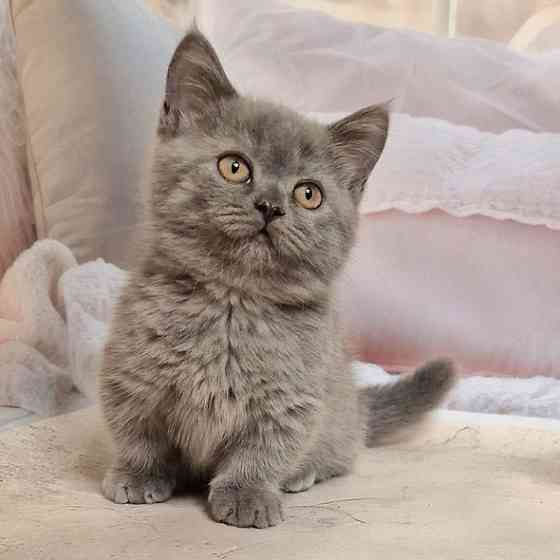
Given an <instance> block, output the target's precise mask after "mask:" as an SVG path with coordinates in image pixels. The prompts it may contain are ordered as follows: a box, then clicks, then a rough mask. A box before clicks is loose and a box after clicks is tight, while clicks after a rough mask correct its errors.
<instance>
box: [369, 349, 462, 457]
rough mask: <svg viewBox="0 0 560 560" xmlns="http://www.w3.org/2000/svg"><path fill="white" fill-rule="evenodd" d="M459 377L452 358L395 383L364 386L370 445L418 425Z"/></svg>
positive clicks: (435, 363)
mask: <svg viewBox="0 0 560 560" xmlns="http://www.w3.org/2000/svg"><path fill="white" fill-rule="evenodd" d="M455 380H456V374H455V368H454V367H453V364H452V362H450V361H449V360H436V361H433V362H428V363H427V364H425V365H424V366H422V367H420V368H418V369H417V370H416V371H415V372H414V373H413V374H412V375H409V376H406V377H403V378H402V379H401V380H399V381H397V382H396V383H393V384H391V385H375V386H370V387H365V388H364V389H362V390H361V391H360V401H361V402H360V404H361V405H362V407H364V408H365V409H366V410H365V413H366V418H367V429H366V444H367V446H368V447H371V446H373V445H376V444H378V443H382V442H383V441H385V440H386V439H387V438H389V437H390V436H394V435H396V434H397V433H400V432H402V431H403V429H406V428H410V427H414V426H415V425H417V424H418V423H419V422H420V421H421V420H422V419H423V418H424V417H425V416H426V414H427V413H428V412H430V411H431V410H432V409H434V408H435V407H436V406H437V405H438V404H439V403H440V402H441V401H442V400H443V399H444V397H445V396H446V395H447V393H448V392H449V390H450V389H451V387H452V386H453V385H454V383H455Z"/></svg>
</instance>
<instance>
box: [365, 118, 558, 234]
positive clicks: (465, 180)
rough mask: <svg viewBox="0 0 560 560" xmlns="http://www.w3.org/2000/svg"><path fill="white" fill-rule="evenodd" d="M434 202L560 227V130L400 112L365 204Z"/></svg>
mask: <svg viewBox="0 0 560 560" xmlns="http://www.w3.org/2000/svg"><path fill="white" fill-rule="evenodd" d="M403 162H406V164H405V165H403ZM433 208H438V209H441V210H445V211H446V212H448V213H450V214H452V215H454V216H459V217H462V216H471V215H473V214H479V215H482V216H488V217H491V218H496V219H499V220H504V219H510V220H515V221H518V222H521V223H525V224H531V225H546V226H548V227H551V228H554V229H560V134H550V133H539V134H535V133H533V132H529V131H527V130H509V131H507V132H504V133H502V134H492V133H483V132H480V131H478V130H476V129H474V128H468V127H459V126H454V125H452V124H450V123H447V122H445V121H441V120H437V119H429V118H411V117H410V116H408V115H402V114H399V113H393V114H392V116H391V124H390V128H389V136H388V138H387V143H386V145H385V149H384V151H383V155H382V157H381V159H380V160H379V162H378V165H377V166H376V168H375V170H374V172H373V174H372V176H371V178H370V181H369V188H368V189H367V191H366V195H365V197H364V200H363V204H362V211H363V212H366V213H367V212H379V211H383V210H389V209H398V210H404V211H405V212H425V211H427V210H432V209H433Z"/></svg>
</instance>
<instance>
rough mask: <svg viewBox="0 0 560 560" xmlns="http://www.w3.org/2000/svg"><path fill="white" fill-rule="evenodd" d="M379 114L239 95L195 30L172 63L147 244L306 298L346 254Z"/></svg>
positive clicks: (242, 280)
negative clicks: (302, 107) (306, 108)
mask: <svg viewBox="0 0 560 560" xmlns="http://www.w3.org/2000/svg"><path fill="white" fill-rule="evenodd" d="M386 132H387V117H386V114H385V112H384V111H383V110H382V109H380V108H378V107H369V108H366V109H363V110H361V111H358V112H357V113H354V114H352V115H350V116H349V117H346V118H345V119H343V120H341V121H339V122H336V123H334V124H332V125H329V126H325V125H322V124H319V123H316V122H314V121H311V120H309V119H306V118H303V117H302V116H300V115H298V114H296V113H294V112H292V111H290V110H288V109H285V108H282V107H279V106H276V105H273V104H271V103H267V102H263V101H258V100H254V99H249V98H246V97H242V96H240V95H239V94H238V93H237V92H236V91H235V89H234V88H233V86H232V85H231V83H230V82H229V80H228V78H227V76H226V74H225V72H224V70H223V68H222V66H221V64H220V62H219V60H218V57H217V55H216V53H215V52H214V50H213V49H212V47H211V46H210V44H209V43H208V41H207V40H206V39H205V38H204V37H203V36H202V35H201V34H200V32H198V31H196V30H195V31H192V32H190V33H189V34H188V35H187V36H186V37H185V38H184V39H183V41H182V42H181V43H180V45H179V46H178V48H177V51H176V52H175V55H174V57H173V60H172V62H171V65H170V67H169V72H168V79H167V88H166V96H165V100H164V103H163V107H162V110H161V117H160V123H159V130H158V143H157V148H156V154H155V160H154V165H153V182H152V193H151V195H152V201H151V211H152V218H153V222H154V225H155V228H154V233H155V238H154V245H153V249H154V252H155V254H156V255H157V256H158V259H159V261H160V262H161V260H162V259H163V260H164V261H165V262H166V263H167V265H168V266H169V267H170V269H171V270H174V271H177V272H181V271H184V272H186V273H189V274H191V275H192V276H194V277H195V278H196V279H197V280H206V279H212V280H217V281H219V282H221V283H222V284H223V285H225V286H232V287H239V288H242V289H249V290H256V291H259V292H261V293H266V294H268V295H270V296H271V297H277V298H278V299H279V300H285V301H287V300H290V299H293V300H305V299H307V298H308V297H309V296H310V295H311V294H313V293H316V291H317V290H321V289H325V288H328V286H329V285H330V284H331V282H332V280H333V279H334V278H335V276H336V275H337V273H338V272H339V270H340V269H341V267H342V265H343V264H344V262H345V260H346V258H347V255H348V253H349V250H350V248H351V245H352V242H353V238H354V232H355V228H356V223H357V206H358V203H359V201H360V197H361V194H362V191H363V188H364V185H365V182H366V179H367V177H368V175H369V173H370V172H371V170H372V168H373V166H374V164H375V162H376V160H377V159H378V157H379V154H380V152H381V150H382V148H383V145H384V142H385V137H386Z"/></svg>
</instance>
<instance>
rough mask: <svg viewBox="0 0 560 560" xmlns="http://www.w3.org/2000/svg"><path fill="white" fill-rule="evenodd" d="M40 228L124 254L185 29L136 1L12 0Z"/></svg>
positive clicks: (87, 255) (82, 251)
mask: <svg viewBox="0 0 560 560" xmlns="http://www.w3.org/2000/svg"><path fill="white" fill-rule="evenodd" d="M12 9H13V15H14V22H15V28H16V38H17V60H18V70H19V77H20V82H21V85H22V88H23V95H24V101H25V108H26V117H27V133H28V144H29V146H28V151H29V160H30V164H31V166H32V169H31V177H32V180H33V198H34V208H35V216H36V219H37V228H38V233H39V236H40V237H51V238H54V239H58V240H60V241H62V242H63V243H65V244H66V245H67V246H68V247H70V248H71V250H72V252H73V253H74V254H75V255H76V257H77V258H78V260H80V261H84V260H90V259H93V258H97V257H104V258H106V259H107V260H109V261H112V262H116V263H119V264H125V263H126V262H127V257H128V252H129V250H130V242H131V240H133V239H134V238H135V236H136V235H135V233H136V232H137V230H136V228H137V224H138V223H139V222H140V221H141V220H142V211H141V190H142V189H141V181H142V175H143V172H144V169H145V161H146V152H147V150H148V149H149V146H150V143H151V139H152V137H153V133H154V131H155V126H156V123H157V114H158V110H159V106H160V103H161V98H162V95H163V88H164V82H165V74H166V69H167V65H168V63H169V60H170V58H171V55H172V52H173V49H174V47H175V44H176V42H177V40H178V35H177V34H176V32H173V31H172V30H171V29H170V28H169V27H168V26H167V25H166V24H164V23H163V20H161V19H159V18H158V17H157V16H156V15H155V14H154V13H152V12H151V11H150V10H149V9H148V8H147V7H146V6H145V5H144V4H143V3H142V2H140V1H139V0H138V1H137V0H127V1H121V0H103V1H102V2H100V1H99V0H12Z"/></svg>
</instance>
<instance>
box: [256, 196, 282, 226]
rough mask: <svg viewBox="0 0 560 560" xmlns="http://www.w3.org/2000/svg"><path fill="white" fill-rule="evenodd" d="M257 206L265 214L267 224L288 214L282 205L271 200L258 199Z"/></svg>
mask: <svg viewBox="0 0 560 560" xmlns="http://www.w3.org/2000/svg"><path fill="white" fill-rule="evenodd" d="M255 208H256V209H257V210H258V211H259V212H260V213H261V214H262V215H263V218H264V221H265V222H266V223H267V224H269V223H270V222H272V220H274V219H275V218H279V217H280V216H284V215H285V214H286V212H285V211H284V209H283V208H282V207H281V206H279V205H278V204H276V203H274V202H270V201H269V200H257V202H255Z"/></svg>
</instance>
